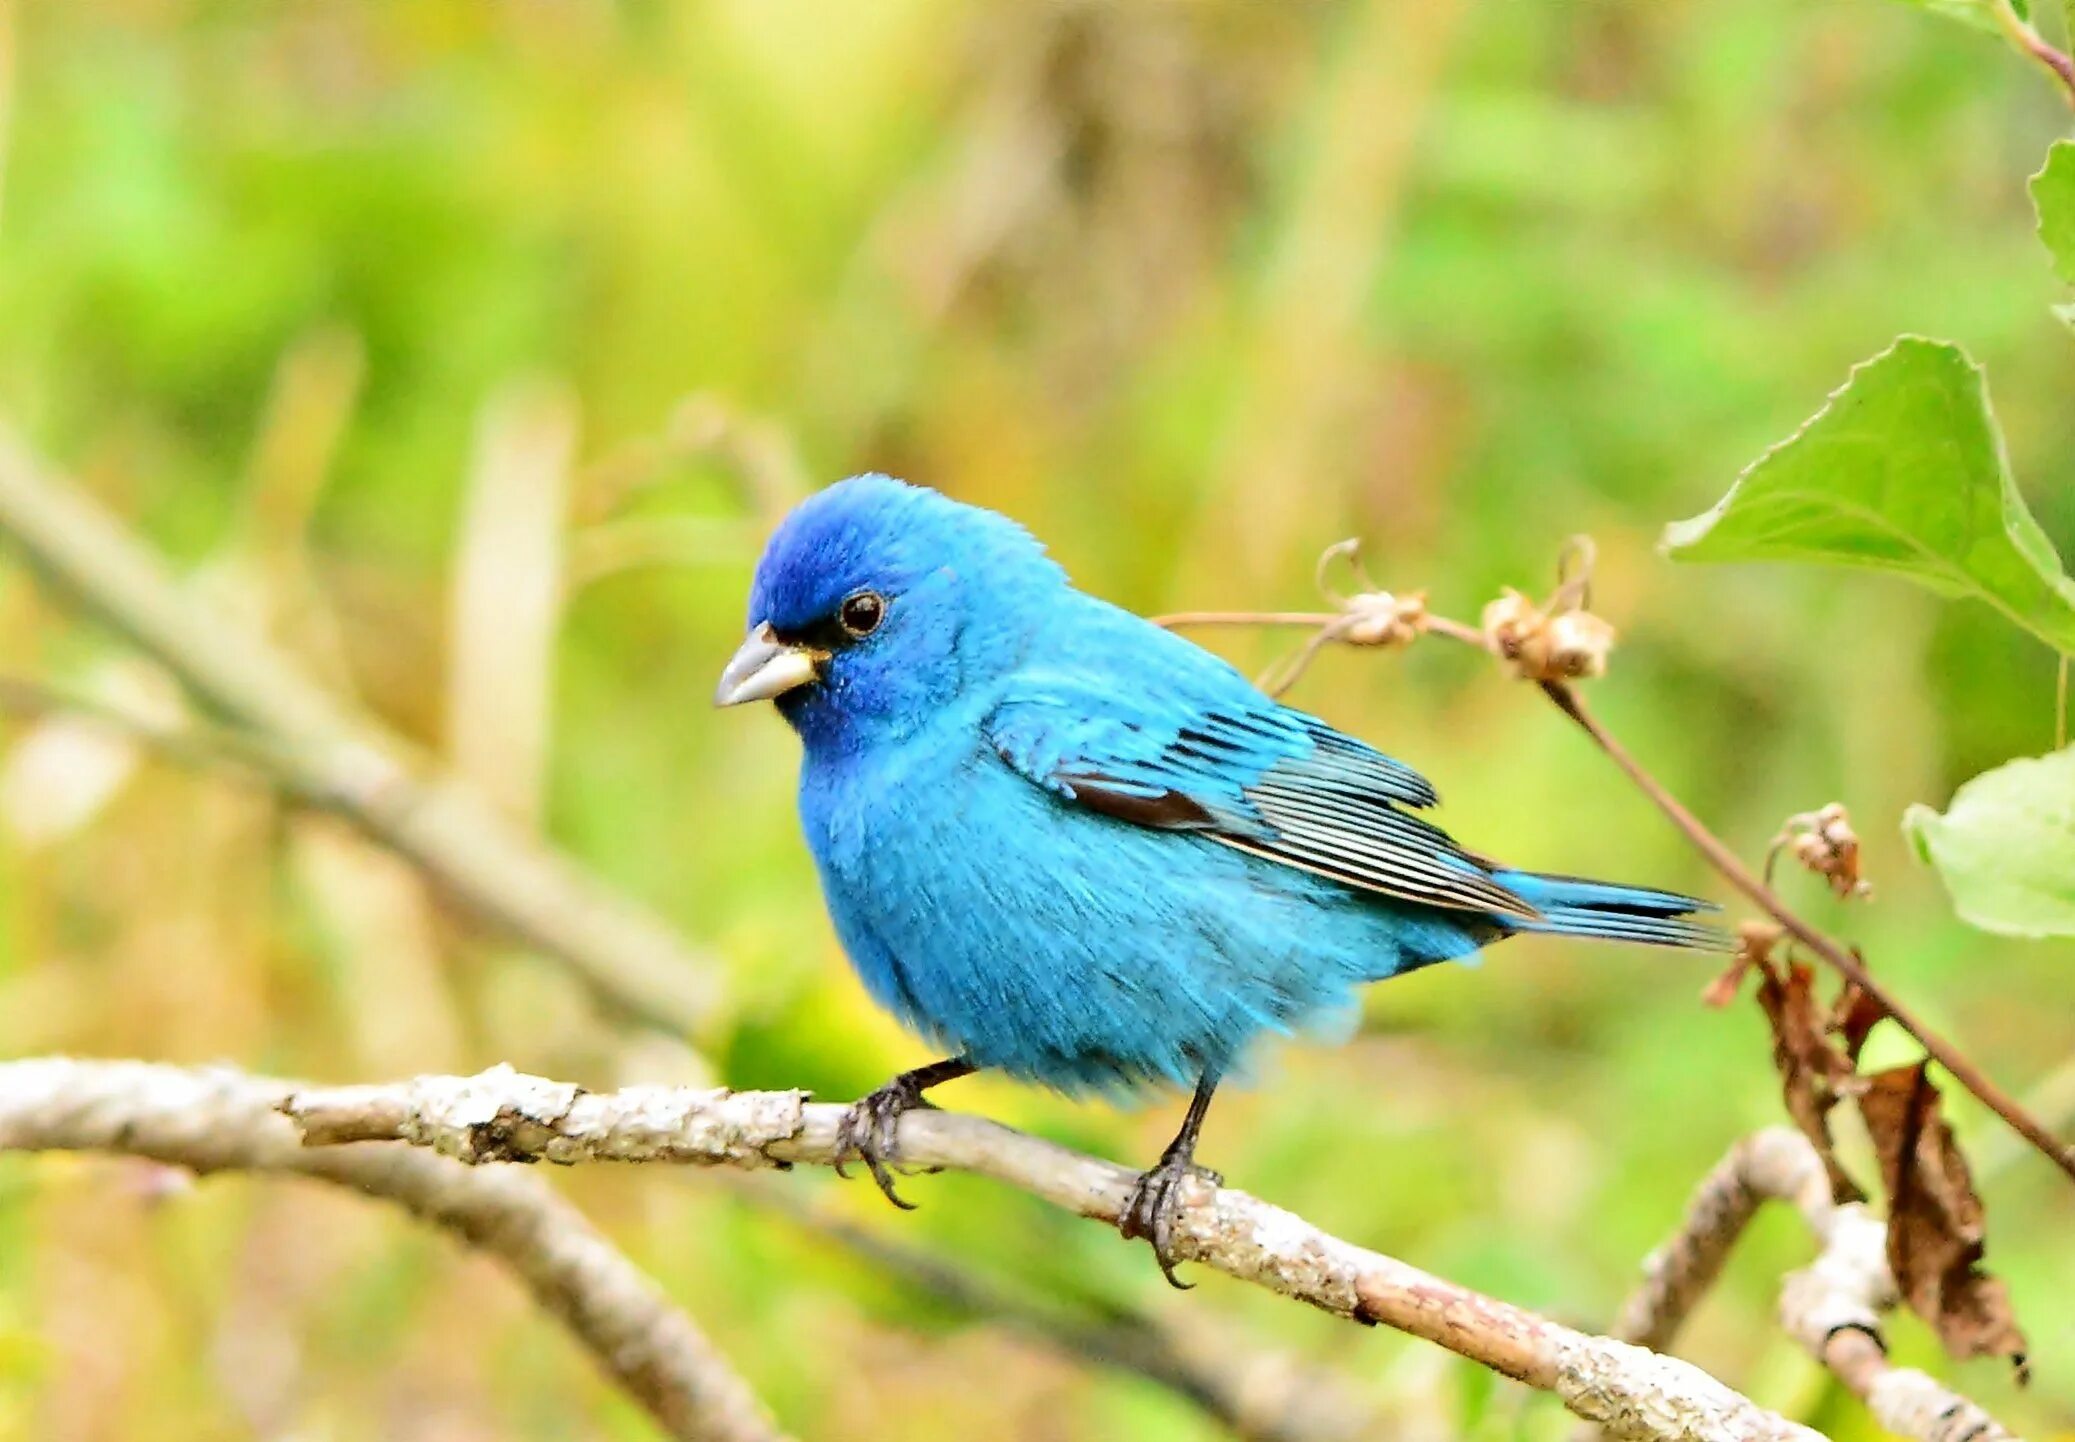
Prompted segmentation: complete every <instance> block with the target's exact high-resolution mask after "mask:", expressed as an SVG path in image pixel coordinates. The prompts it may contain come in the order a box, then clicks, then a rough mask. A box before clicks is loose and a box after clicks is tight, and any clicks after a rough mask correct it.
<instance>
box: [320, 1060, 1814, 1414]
mask: <svg viewBox="0 0 2075 1442" xmlns="http://www.w3.org/2000/svg"><path fill="white" fill-rule="evenodd" d="M284 1110H285V1111H286V1112H287V1113H288V1115H289V1116H290V1117H291V1118H292V1119H293V1120H294V1122H295V1123H296V1125H297V1126H298V1127H300V1128H301V1129H302V1133H303V1136H304V1139H305V1140H306V1142H308V1143H309V1145H311V1146H312V1147H313V1148H317V1149H326V1148H332V1147H338V1146H342V1145H347V1144H351V1143H361V1142H380V1141H400V1142H409V1143H411V1144H412V1145H414V1146H418V1147H429V1148H432V1149H433V1150H436V1151H439V1152H441V1153H443V1154H445V1155H448V1156H452V1157H456V1158H459V1159H460V1160H463V1161H468V1162H477V1163H483V1162H498V1161H535V1160H538V1161H553V1162H564V1163H573V1162H580V1161H586V1162H587V1161H621V1162H674V1163H678V1164H684V1165H698V1166H735V1167H752V1168H754V1167H769V1166H781V1165H807V1164H811V1165H818V1166H827V1165H831V1164H833V1162H834V1161H835V1158H836V1154H837V1142H836V1134H837V1127H838V1125H839V1123H840V1122H841V1120H842V1118H843V1115H844V1111H845V1108H843V1107H841V1106H836V1105H832V1104H812V1103H809V1102H808V1101H807V1099H806V1097H805V1095H804V1094H803V1093H800V1092H727V1091H693V1090H684V1089H675V1088H663V1087H636V1088H628V1089H626V1090H624V1091H619V1092H613V1093H592V1092H586V1091H584V1090H583V1089H582V1088H580V1087H576V1086H572V1085H569V1084H567V1083H559V1082H551V1081H546V1080H543V1079H541V1078H538V1077H528V1076H523V1075H520V1074H518V1073H516V1072H513V1071H511V1070H510V1069H509V1068H499V1069H496V1070H494V1071H490V1072H486V1073H483V1074H482V1075H480V1076H475V1077H421V1078H419V1079H417V1080H415V1081H411V1082H406V1083H401V1084H398V1085H393V1086H361V1087H339V1088H327V1089H320V1090H310V1091H303V1092H299V1093H297V1094H295V1095H294V1096H291V1097H290V1098H288V1099H287V1101H286V1102H285V1103H284ZM899 1140H900V1148H901V1156H902V1158H903V1161H904V1162H905V1163H906V1164H907V1165H909V1166H914V1167H938V1168H946V1169H951V1170H957V1171H966V1172H974V1173H978V1174H980V1175H983V1176H988V1177H992V1178H994V1179H995V1180H997V1181H1001V1182H1005V1183H1007V1184H1009V1185H1011V1186H1015V1187H1018V1188H1021V1189H1022V1190H1024V1191H1027V1192H1029V1193H1031V1194H1032V1195H1033V1196H1037V1197H1040V1198H1042V1199H1043V1200H1045V1201H1048V1202H1051V1203H1053V1204H1054V1205H1055V1206H1060V1207H1064V1208H1066V1209H1067V1210H1069V1211H1072V1212H1075V1213H1077V1214H1079V1215H1081V1216H1084V1217H1089V1218H1093V1219H1095V1220H1098V1221H1102V1222H1105V1223H1108V1224H1111V1225H1114V1224H1115V1223H1116V1220H1117V1218H1118V1216H1119V1215H1120V1213H1121V1211H1122V1209H1123V1207H1124V1204H1125V1200H1126V1197H1127V1196H1128V1194H1129V1191H1130V1188H1131V1184H1132V1181H1133V1180H1134V1175H1133V1173H1131V1172H1130V1171H1128V1170H1126V1169H1125V1168H1123V1167H1119V1166H1116V1165H1114V1164H1112V1163H1109V1162H1104V1161H1099V1160H1097V1159H1096V1158H1093V1157H1089V1156H1085V1155H1082V1154H1080V1153H1077V1152H1073V1151H1069V1150H1067V1149H1066V1148H1064V1147H1061V1146H1058V1145H1056V1144H1054V1143H1052V1142H1048V1141H1043V1140H1041V1139H1039V1138H1036V1137H1031V1136H1026V1135H1024V1134H1023V1133H1020V1132H1016V1131H1012V1130H1010V1129H1009V1128H1007V1127H1003V1126H998V1125H996V1124H994V1123H992V1122H988V1121H983V1120H981V1119H980V1118H977V1117H970V1116H961V1115H958V1114H955V1113H951V1112H938V1111H917V1112H910V1113H908V1114H907V1115H905V1116H903V1117H902V1118H901V1120H900V1132H899ZM1188 1186H1189V1191H1188V1193H1187V1204H1186V1205H1185V1206H1184V1207H1183V1209H1182V1213H1181V1216H1180V1218H1179V1219H1178V1227H1177V1232H1178V1236H1177V1245H1176V1252H1177V1255H1179V1256H1180V1257H1181V1258H1183V1259H1185V1260H1189V1261H1195V1262H1199V1263H1201V1264H1203V1265H1205V1266H1208V1267H1212V1268H1215V1269H1216V1270H1218V1271H1222V1272H1224V1273H1226V1274H1227V1275H1230V1276H1233V1277H1237V1278H1239V1279H1241V1280H1243V1281H1248V1282H1253V1283H1256V1284H1257V1285H1260V1286H1264V1287H1267V1288H1269V1289H1270V1290H1272V1291H1276V1292H1280V1293H1282V1294H1283V1295H1285V1296H1288V1297H1292V1298H1295V1299H1297V1300H1299V1301H1303V1302H1308V1303H1310V1304H1311V1305H1313V1306H1315V1307H1318V1308H1321V1309H1322V1310H1325V1311H1328V1312H1332V1313H1334V1314H1335V1315H1338V1316H1342V1317H1347V1318H1349V1319H1351V1320H1354V1321H1360V1322H1365V1323H1370V1324H1377V1323H1380V1324H1383V1325H1385V1326H1390V1327H1395V1328H1397V1329H1399V1330H1400V1331H1404V1332H1409V1333H1411V1334H1412V1335H1414V1336H1417V1337H1423V1338H1425V1339H1426V1340H1428V1341H1431V1342H1435V1343H1438V1344H1439V1345H1441V1346H1443V1347H1446V1348H1448V1349H1449V1350H1450V1351H1452V1352H1455V1353H1458V1354H1459V1355H1461V1356H1464V1357H1468V1358H1470V1359H1471V1360H1472V1361H1476V1362H1480V1363H1482V1364H1484V1365H1485V1366H1487V1367H1490V1368H1492V1369H1493V1370H1495V1371H1498V1372H1501V1373H1503V1374H1505V1375H1506V1376H1509V1377H1514V1378H1518V1379H1519V1380H1521V1381H1523V1382H1526V1383H1527V1384H1528V1385H1530V1386H1532V1387H1536V1388H1538V1389H1540V1390H1543V1391H1547V1392H1553V1393H1555V1394H1556V1395H1557V1396H1558V1397H1559V1398H1561V1399H1562V1401H1563V1402H1564V1405H1565V1406H1567V1407H1569V1408H1570V1409H1571V1410H1572V1411H1573V1412H1575V1413H1576V1414H1577V1415H1579V1416H1580V1417H1583V1418H1585V1419H1587V1420H1589V1421H1593V1422H1597V1423H1599V1424H1601V1425H1602V1426H1604V1427H1606V1428H1607V1429H1608V1430H1609V1431H1610V1433H1611V1434H1612V1435H1614V1436H1617V1437H1624V1438H1639V1439H1659V1442H1670V1439H1682V1442H1702V1439H1710V1442H1712V1439H1723V1442H1727V1439H1732V1438H1734V1439H1740V1442H1741V1439H1753V1442H1765V1439H1781V1442H1784V1439H1794V1442H1814V1439H1815V1437H1816V1434H1815V1433H1812V1432H1810V1431H1808V1430H1807V1429H1806V1428H1803V1427H1800V1426H1797V1425H1795V1424H1794V1423H1791V1422H1789V1421H1787V1420H1786V1419H1784V1418H1782V1417H1780V1416H1778V1415H1777V1414H1775V1413H1772V1412H1768V1411H1766V1410H1764V1409H1763V1408H1760V1407H1758V1406H1757V1405H1756V1404H1754V1403H1752V1402H1751V1401H1749V1400H1748V1399H1747V1398H1745V1397H1743V1396H1741V1395H1739V1394H1738V1393H1736V1392H1734V1391H1732V1390H1731V1389H1730V1388H1728V1387H1726V1386H1724V1385H1723V1384H1722V1383H1721V1382H1719V1381H1717V1380H1715V1379H1714V1378H1713V1377H1710V1376H1709V1375H1707V1374H1706V1373H1705V1372H1703V1371H1701V1370H1700V1369H1699V1368H1697V1367H1694V1366H1692V1365H1690V1364H1689V1363H1686V1362H1681V1361H1679V1360H1677V1359H1675V1358H1671V1357H1665V1356H1661V1355H1659V1354H1657V1353H1655V1352H1651V1351H1649V1350H1647V1349H1645V1348H1642V1347H1637V1346H1633V1345H1631V1344H1628V1343H1624V1342H1619V1341H1615V1340H1613V1339H1611V1338H1607V1337H1594V1336H1590V1335H1587V1334H1585V1333H1582V1332H1578V1331H1575V1330H1573V1329H1572V1328H1569V1327H1566V1326H1563V1325H1562V1324H1560V1323H1557V1322H1553V1321H1550V1320H1549V1319H1547V1318H1545V1317H1541V1316H1537V1315H1536V1314H1534V1313H1532V1312H1528V1311H1525V1310H1523V1309H1522V1308H1519V1307H1515V1306H1512V1305H1510V1304H1508V1303H1505V1302H1501V1301H1498V1300H1496V1299H1494V1298H1491V1297H1486V1296H1483V1295H1481V1294H1479V1293H1477V1292H1473V1291H1470V1290H1469V1289H1468V1288H1465V1287H1461V1286H1458V1285H1456V1284H1454V1283H1452V1282H1447V1281H1444V1280H1442V1279H1441V1278H1439V1277H1435V1276H1432V1275H1430V1274H1429V1273H1426V1272H1423V1271H1421V1270H1419V1269H1418V1268H1416V1267H1413V1266H1411V1265H1409V1264H1407V1263H1405V1262H1401V1261H1398V1260H1396V1259H1395V1258H1391V1257H1387V1256H1383V1255H1381V1254H1380V1253H1376V1252H1371V1251H1368V1250H1366V1249H1364V1248H1361V1247H1357V1246H1354V1245H1353V1244H1352V1243H1349V1242H1345V1241H1342V1240H1340V1239H1339V1238H1337V1237H1333V1236H1330V1235H1328V1234H1327V1233H1325V1232H1322V1231H1320V1230H1319V1229H1318V1228H1316V1227H1314V1226H1312V1225H1311V1224H1310V1223H1308V1222H1306V1221H1304V1220H1303V1219H1302V1218H1300V1217H1297V1216H1294V1215H1292V1214H1291V1213H1289V1212H1286V1211H1283V1210H1282V1209H1280V1208H1278V1207H1274V1206H1270V1205H1269V1204H1268V1203H1266V1202H1262V1201H1259V1200H1257V1199H1256V1198H1254V1197H1251V1196H1248V1195H1247V1194H1246V1193H1244V1192H1240V1191H1235V1190H1232V1189H1230V1188H1220V1187H1213V1186H1211V1185H1210V1184H1208V1183H1207V1182H1202V1181H1192V1182H1191V1183H1189V1184H1188Z"/></svg>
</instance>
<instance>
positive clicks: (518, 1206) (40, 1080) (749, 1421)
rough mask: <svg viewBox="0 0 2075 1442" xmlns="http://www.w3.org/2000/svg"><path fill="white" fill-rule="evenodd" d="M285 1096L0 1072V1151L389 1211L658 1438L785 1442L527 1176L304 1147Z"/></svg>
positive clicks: (82, 1073)
mask: <svg viewBox="0 0 2075 1442" xmlns="http://www.w3.org/2000/svg"><path fill="white" fill-rule="evenodd" d="M296 1090H297V1087H296V1084H295V1083H293V1082H287V1081H276V1080H271V1079H268V1078H264V1077H255V1076H248V1075H246V1074H244V1073H242V1072H238V1071H233V1070H230V1069H228V1068H222V1067H203V1068H194V1069H184V1068H181V1067H169V1066H153V1065H151V1064H149V1063H145V1062H118V1061H74V1060H70V1059H62V1058H61V1059H52V1060H41V1061H17V1062H5V1063H0V1151H24V1152H47V1151H66V1152H113V1153H120V1154H122V1155H126V1156H136V1157H148V1158H150V1159H151V1160H153V1161H157V1162H163V1163H165V1164H166V1165H168V1166H176V1167H185V1168H187V1169H188V1170H189V1171H193V1172H199V1173H211V1172H283V1173H290V1174H294V1175H299V1176H304V1177H312V1178H315V1179H316V1180H318V1181H323V1182H329V1183H331V1184H333V1185H335V1186H341V1187H345V1188H348V1189H349V1190H352V1191H357V1192H361V1193H364V1194H366V1195H368V1196H372V1197H379V1198H381V1199H382V1200H384V1201H390V1202H394V1203H396V1204H398V1205H399V1206H401V1207H402V1208H403V1209H404V1210H406V1211H408V1212H410V1213H411V1214H412V1215H414V1216H416V1217H419V1218H421V1219H423V1220H425V1221H428V1222H432V1223H434V1224H436V1225H438V1226H440V1227H442V1228H444V1229H446V1230H447V1231H448V1232H450V1233H452V1234H453V1235H454V1236H456V1237H458V1238H459V1239H460V1240H461V1241H462V1242H464V1243H466V1244H467V1245H468V1246H471V1247H473V1248H475V1249H476V1250H478V1251H481V1252H484V1253H486V1254H487V1255H490V1256H493V1257H496V1258H497V1259H498V1260H500V1261H502V1262H503V1263H504V1264H505V1265H506V1266H507V1267H509V1268H510V1269H511V1271H512V1272H513V1274H514V1275H515V1276H516V1277H517V1278H518V1279H519V1281H520V1282H522V1283H523V1284H524V1285H525V1286H526V1288H527V1289H528V1290H529V1291H530V1292H531V1293H532V1294H533V1297H534V1299H535V1300H536V1301H537V1302H539V1304H540V1305H541V1306H542V1307H543V1308H545V1309H546V1310H547V1311H548V1312H550V1313H552V1314H553V1315H554V1316H555V1317H557V1318H559V1319H560V1320H561V1322H562V1323H563V1325H564V1326H566V1327H567V1328H568V1329H569V1331H570V1332H571V1334H572V1335H573V1336H574V1337H575V1338H576V1340H577V1341H578V1342H579V1343H581V1344H582V1345H583V1346H584V1348H585V1349H586V1350H587V1351H589V1352H590V1353H591V1356H592V1358H593V1359H594V1360H595V1361H596V1362H597V1364H598V1365H599V1366H600V1367H601V1368H603V1369H604V1370H605V1371H606V1372H607V1373H609V1374H610V1375H611V1376H612V1377H614V1378H615V1379H616V1380H617V1381H618V1382H619V1384H620V1385H621V1386H622V1387H624V1388H625V1389H626V1390H627V1392H628V1393H629V1394H630V1395H631V1396H632V1397H634V1399H635V1400H636V1401H638V1402H639V1403H640V1404H641V1405H642V1406H643V1407H645V1408H646V1409H647V1410H648V1412H649V1413H650V1415H652V1416H653V1417H654V1418H655V1419H656V1421H657V1423H658V1424H660V1425H661V1426H662V1428H663V1429H664V1431H665V1432H666V1433H667V1434H668V1435H669V1436H671V1437H674V1438H679V1439H682V1442H782V1438H783V1434H782V1433H780V1432H779V1431H778V1430H777V1428H776V1427H775V1425H774V1424H773V1423H772V1421H771V1419H770V1417H769V1416H768V1415H767V1414H766V1413H765V1411H764V1409H763V1406H762V1404H761V1403H759V1402H758V1401H757V1399H756V1397H755V1395H754V1394H753V1393H751V1391H750V1390H749V1387H748V1385H747V1384H746V1383H744V1382H743V1381H742V1379H741V1378H740V1377H739V1376H737V1375H736V1373H735V1371H734V1369H733V1368H732V1367H730V1366H729V1365H728V1363H727V1361H726V1360H725V1359H724V1358H723V1357H722V1356H721V1355H720V1354H719V1353H718V1352H716V1351H715V1350H714V1348H713V1344H712V1343H711V1342H709V1341H708V1340H707V1339H706V1337H705V1336H704V1335H703V1334H702V1333H701V1332H700V1331H699V1329H698V1328H697V1327H696V1326H695V1325H694V1324H693V1322H692V1320H691V1319H690V1318H689V1317H687V1316H686V1315H685V1314H684V1313H683V1312H682V1311H680V1310H679V1309H678V1308H677V1307H676V1306H675V1305H674V1304H673V1303H672V1302H671V1301H670V1299H669V1298H668V1297H666V1296H664V1295H663V1292H662V1290H661V1289H660V1288H658V1287H657V1286H656V1284H655V1283H654V1282H652V1281H650V1280H649V1279H648V1278H647V1277H645V1276H643V1275H642V1273H641V1272H640V1271H639V1270H638V1269H637V1268H636V1267H635V1266H634V1265H633V1263H631V1262H629V1261H628V1260H627V1258H626V1257H625V1256H624V1255H622V1254H621V1253H620V1252H619V1250H618V1249H617V1248H615V1247H614V1246H613V1245H612V1243H611V1242H609V1241H607V1240H606V1238H605V1236H604V1235H603V1234H602V1233H601V1232H599V1231H598V1230H597V1228H595V1227H593V1226H592V1225H591V1224H590V1222H589V1221H587V1220H586V1219H585V1217H584V1216H583V1214H582V1213H581V1212H579V1211H577V1209H576V1208H575V1207H573V1206H571V1205H570V1204H569V1203H568V1202H566V1201H564V1200H563V1199H562V1198H561V1197H559V1196H557V1195H556V1194H555V1192H554V1190H553V1189H552V1188H550V1187H548V1186H546V1185H545V1184H544V1183H543V1182H542V1180H541V1179H540V1178H539V1177H537V1176H533V1175H530V1174H528V1173H526V1172H522V1171H517V1170H514V1169H511V1168H493V1169H489V1170H481V1169H477V1168H473V1167H468V1166H464V1165H462V1164H461V1163H459V1162H455V1161H450V1160H448V1159H447V1158H445V1157H439V1156H434V1155H432V1154H431V1153H429V1152H422V1151H416V1150H411V1149H406V1148H400V1147H344V1148H338V1147H330V1148H311V1147H305V1146H303V1145H302V1144H301V1142H300V1140H299V1138H298V1136H297V1134H296V1130H295V1128H294V1127H293V1126H291V1125H290V1124H289V1123H288V1121H287V1120H286V1119H285V1118H283V1117H282V1116H281V1114H280V1107H281V1105H282V1103H283V1102H284V1101H285V1100H286V1099H287V1098H288V1097H290V1096H292V1095H294V1094H295V1093H296Z"/></svg>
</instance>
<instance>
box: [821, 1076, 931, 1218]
mask: <svg viewBox="0 0 2075 1442" xmlns="http://www.w3.org/2000/svg"><path fill="white" fill-rule="evenodd" d="M924 1107H927V1108H929V1109H930V1110H932V1111H934V1110H935V1106H934V1105H933V1104H932V1103H931V1102H930V1101H929V1099H928V1098H926V1097H924V1096H923V1094H922V1087H921V1085H919V1084H918V1083H917V1082H916V1080H915V1078H914V1076H913V1075H912V1074H909V1075H902V1076H897V1077H895V1078H894V1079H893V1080H892V1081H890V1082H888V1083H887V1084H886V1085H885V1086H883V1087H881V1088H879V1090H877V1091H875V1092H872V1093H871V1094H869V1095H867V1096H864V1097H861V1098H859V1099H858V1101H857V1102H856V1103H854V1104H853V1105H852V1106H851V1108H850V1110H849V1111H847V1112H845V1113H844V1114H843V1121H842V1124H841V1125H840V1126H838V1127H837V1128H836V1159H835V1167H836V1175H837V1176H839V1177H847V1176H849V1175H850V1173H849V1172H848V1171H847V1170H846V1168H847V1167H848V1166H849V1164H850V1163H851V1162H852V1161H862V1162H863V1163H864V1164H865V1166H866V1167H867V1168H869V1169H870V1171H871V1173H872V1180H873V1181H875V1182H877V1183H878V1184H879V1190H880V1191H882V1192H884V1193H885V1194H886V1200H888V1201H889V1202H892V1203H893V1204H894V1205H895V1206H897V1207H899V1208H900V1209H901V1210H902V1211H904V1212H912V1211H914V1210H915V1204H914V1203H913V1202H910V1201H904V1200H903V1199H902V1197H901V1194H900V1193H899V1192H897V1191H895V1190H894V1189H893V1171H892V1169H891V1166H890V1163H892V1162H893V1160H894V1157H895V1154H896V1153H897V1152H898V1151H899V1150H900V1140H899V1127H900V1121H901V1117H902V1115H903V1114H904V1113H907V1112H911V1111H915V1110H917V1109H918V1108H924Z"/></svg>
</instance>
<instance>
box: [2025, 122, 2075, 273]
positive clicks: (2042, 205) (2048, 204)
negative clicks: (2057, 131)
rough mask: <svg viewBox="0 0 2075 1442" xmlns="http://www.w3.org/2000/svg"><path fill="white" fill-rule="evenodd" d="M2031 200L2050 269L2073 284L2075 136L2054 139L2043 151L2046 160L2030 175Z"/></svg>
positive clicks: (2074, 261)
mask: <svg viewBox="0 0 2075 1442" xmlns="http://www.w3.org/2000/svg"><path fill="white" fill-rule="evenodd" d="M2032 204H2033V205H2035V206H2037V207H2038V209H2039V238H2040V239H2041V240H2043V241H2045V242H2046V250H2047V253H2048V254H2049V255H2051V256H2052V257H2053V273H2054V274H2055V275H2057V276H2059V277H2060V278H2061V279H2062V280H2064V281H2066V282H2067V283H2068V284H2069V285H2075V140H2057V141H2055V142H2054V146H2053V149H2051V150H2049V151H2047V152H2046V164H2045V165H2044V166H2043V167H2041V169H2040V171H2039V173H2038V174H2037V175H2035V176H2033V177H2032Z"/></svg>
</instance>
